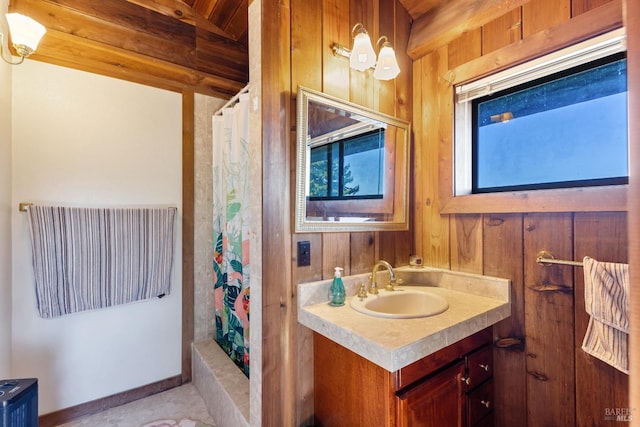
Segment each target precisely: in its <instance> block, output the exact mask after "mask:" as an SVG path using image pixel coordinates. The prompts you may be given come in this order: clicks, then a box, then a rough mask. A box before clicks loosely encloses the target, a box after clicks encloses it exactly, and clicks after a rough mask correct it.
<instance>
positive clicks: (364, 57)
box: [349, 32, 376, 71]
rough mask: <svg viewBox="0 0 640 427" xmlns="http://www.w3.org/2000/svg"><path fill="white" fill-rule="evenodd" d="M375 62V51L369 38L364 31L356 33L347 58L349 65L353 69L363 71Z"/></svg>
mask: <svg viewBox="0 0 640 427" xmlns="http://www.w3.org/2000/svg"><path fill="white" fill-rule="evenodd" d="M375 64H376V53H375V52H374V50H373V46H372V45H371V39H370V38H369V34H367V33H366V32H361V33H358V34H357V35H356V36H355V37H354V39H353V49H352V50H351V57H350V58H349V66H350V67H351V68H353V69H354V70H358V71H364V70H366V69H367V68H371V67H373V66H374V65H375Z"/></svg>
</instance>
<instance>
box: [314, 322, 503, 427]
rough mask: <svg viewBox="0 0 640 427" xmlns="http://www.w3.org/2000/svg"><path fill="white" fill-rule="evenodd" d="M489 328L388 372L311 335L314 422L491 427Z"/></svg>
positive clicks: (322, 337) (340, 424)
mask: <svg viewBox="0 0 640 427" xmlns="http://www.w3.org/2000/svg"><path fill="white" fill-rule="evenodd" d="M492 375H493V351H492V346H491V328H487V329H485V330H483V331H481V332H478V333H476V334H474V335H472V336H470V337H467V338H465V339H463V340H461V341H458V342H457V343H455V344H452V345H450V346H449V347H446V348H443V349H441V350H439V351H437V352H435V353H433V354H431V355H429V356H426V357H425V358H423V359H421V360H418V361H416V362H414V363H412V364H410V365H408V366H406V367H404V368H402V369H400V370H398V371H396V372H389V371H387V370H385V369H383V368H381V367H379V366H378V365H376V364H374V363H372V362H370V361H368V360H367V359H365V358H363V357H361V356H359V355H357V354H355V353H353V352H352V351H350V350H348V349H346V348H345V347H342V346H341V345H339V344H336V343H335V342H333V341H331V340H329V339H327V338H325V337H324V336H322V335H320V334H317V333H314V407H315V420H314V421H315V425H316V426H325V427H331V426H346V425H348V426H389V427H391V426H402V427H410V426H411V427H415V426H438V427H447V426H451V427H488V426H493V406H492V405H493V383H492Z"/></svg>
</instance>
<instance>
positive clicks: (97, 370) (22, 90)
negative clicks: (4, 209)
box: [0, 60, 182, 414]
mask: <svg viewBox="0 0 640 427" xmlns="http://www.w3.org/2000/svg"><path fill="white" fill-rule="evenodd" d="M12 114H13V121H12V125H13V141H12V142H13V145H12V150H13V153H12V155H13V157H12V167H13V174H12V180H13V183H12V190H13V194H12V201H11V209H12V212H15V214H13V217H12V225H13V229H12V252H13V285H12V290H13V298H12V304H11V309H12V376H13V377H37V378H38V379H39V391H40V392H39V404H40V405H39V406H40V414H46V413H49V412H52V411H56V410H60V409H63V408H68V407H71V406H74V405H78V404H80V403H84V402H88V401H91V400H94V399H98V398H101V397H105V396H108V395H111V394H114V393H119V392H122V391H126V390H129V389H132V388H135V387H139V386H142V385H146V384H149V383H153V382H155V381H159V380H162V379H165V378H168V377H171V376H174V375H178V374H180V372H181V349H180V346H181V330H182V325H181V322H182V320H181V281H180V277H181V261H182V260H181V250H180V248H181V245H182V241H181V235H180V228H181V227H180V223H178V224H177V233H178V239H177V241H176V250H175V255H176V256H175V258H174V266H173V284H172V291H171V295H170V296H167V297H165V298H162V299H153V300H148V301H145V302H138V303H133V304H129V305H125V306H119V307H113V308H109V309H103V310H96V311H92V312H83V313H75V314H72V315H68V316H65V317H61V318H58V319H48V320H47V319H41V318H39V317H38V314H37V310H36V301H35V291H34V284H33V272H32V268H31V248H30V244H29V231H28V226H27V217H26V214H23V213H19V212H17V205H18V203H19V202H54V203H55V202H58V203H61V204H71V205H76V206H77V205H84V206H122V205H165V204H168V205H177V206H178V207H179V212H181V204H180V203H181V199H182V196H181V194H182V193H181V191H182V185H181V182H182V176H181V168H182V166H181V152H182V150H181V144H182V122H181V96H180V95H179V94H176V93H172V92H167V91H163V90H159V89H155V88H150V87H146V86H141V85H137V84H133V83H128V82H124V81H120V80H116V79H111V78H107V77H102V76H98V75H94V74H89V73H85V72H80V71H75V70H71V69H66V68H62V67H57V66H53V65H49V64H44V63H39V62H35V61H30V60H27V61H25V64H23V65H21V66H19V67H16V68H14V69H13V105H12ZM3 150H5V151H6V149H5V148H3ZM3 157H4V156H3ZM0 173H1V174H2V178H3V179H4V178H5V175H6V172H5V171H4V168H2V172H0ZM181 218H182V217H181V215H179V216H178V219H179V220H181ZM2 230H3V228H0V233H2V232H3V231H2ZM2 240H4V239H2ZM0 336H1V335H0Z"/></svg>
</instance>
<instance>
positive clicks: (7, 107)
mask: <svg viewBox="0 0 640 427" xmlns="http://www.w3.org/2000/svg"><path fill="white" fill-rule="evenodd" d="M8 3H9V1H8V0H0V16H2V18H0V32H6V30H5V28H7V23H6V21H5V20H4V14H5V13H6V11H7V5H8ZM10 376H11V66H10V65H9V64H6V63H5V62H4V61H2V60H0V379H3V378H10Z"/></svg>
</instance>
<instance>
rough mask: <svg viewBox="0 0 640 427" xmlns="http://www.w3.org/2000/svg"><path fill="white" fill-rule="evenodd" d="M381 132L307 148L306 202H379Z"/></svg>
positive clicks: (382, 162)
mask: <svg viewBox="0 0 640 427" xmlns="http://www.w3.org/2000/svg"><path fill="white" fill-rule="evenodd" d="M384 134H385V131H384V129H382V128H380V129H376V130H374V131H370V132H367V133H364V134H360V135H357V136H352V137H348V138H344V139H340V140H338V141H336V142H332V143H328V144H323V145H318V146H314V147H312V148H311V156H310V157H311V164H310V180H309V181H310V188H309V199H310V200H345V199H381V198H382V197H383V190H384V189H383V184H384V138H385V136H384Z"/></svg>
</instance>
